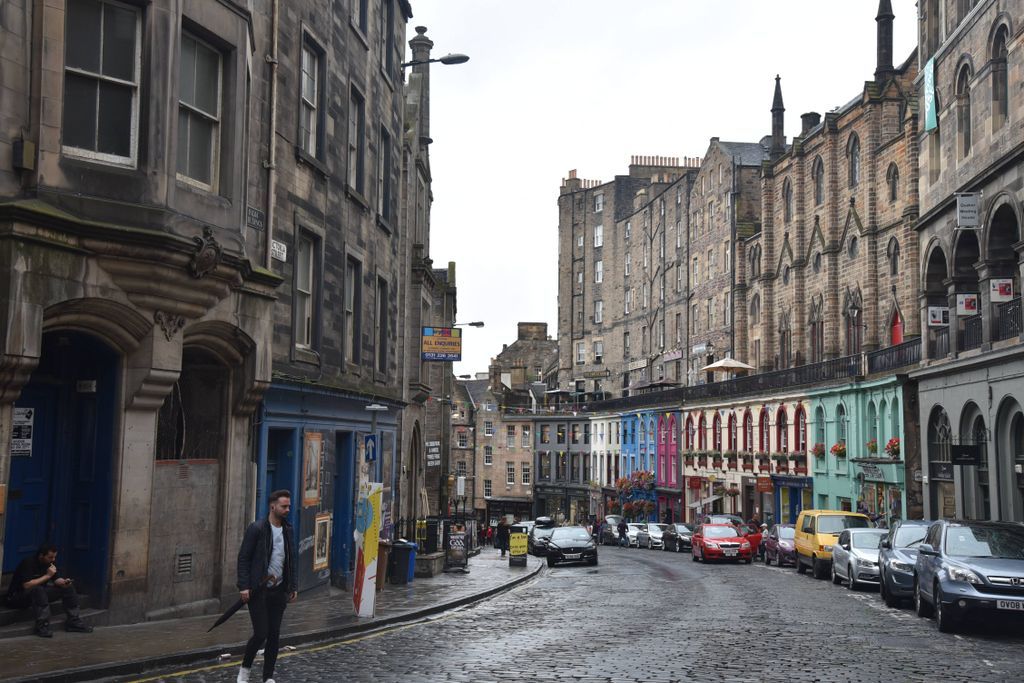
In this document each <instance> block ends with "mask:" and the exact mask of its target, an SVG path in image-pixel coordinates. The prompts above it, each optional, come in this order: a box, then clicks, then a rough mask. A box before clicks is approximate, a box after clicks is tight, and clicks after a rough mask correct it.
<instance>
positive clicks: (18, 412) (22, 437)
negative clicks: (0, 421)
mask: <svg viewBox="0 0 1024 683" xmlns="http://www.w3.org/2000/svg"><path fill="white" fill-rule="evenodd" d="M35 414H36V411H35V408H15V409H14V421H13V422H12V423H11V457H12V458H13V457H19V456H20V457H26V458H27V457H31V456H32V424H33V422H34V421H35Z"/></svg>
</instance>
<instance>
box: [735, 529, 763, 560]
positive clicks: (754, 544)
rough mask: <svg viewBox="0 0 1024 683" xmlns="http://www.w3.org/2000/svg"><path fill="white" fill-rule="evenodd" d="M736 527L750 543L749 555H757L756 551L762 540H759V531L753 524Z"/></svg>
mask: <svg viewBox="0 0 1024 683" xmlns="http://www.w3.org/2000/svg"><path fill="white" fill-rule="evenodd" d="M736 526H737V528H738V529H739V530H740V533H741V534H742V535H743V536H745V537H746V539H747V540H748V541H750V554H751V555H757V549H758V547H760V545H761V542H762V541H763V540H764V539H763V538H761V536H762V534H761V529H760V528H759V527H756V526H754V525H753V524H737V525H736Z"/></svg>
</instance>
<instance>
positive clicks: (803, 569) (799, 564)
mask: <svg viewBox="0 0 1024 683" xmlns="http://www.w3.org/2000/svg"><path fill="white" fill-rule="evenodd" d="M795 563H796V573H797V574H806V573H807V567H805V566H804V563H803V561H802V560H801V559H800V554H799V553H798V554H797V555H796V560H795Z"/></svg>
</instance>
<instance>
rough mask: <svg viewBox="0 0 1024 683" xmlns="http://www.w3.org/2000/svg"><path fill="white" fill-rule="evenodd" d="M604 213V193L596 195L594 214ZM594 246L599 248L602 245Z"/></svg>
mask: <svg viewBox="0 0 1024 683" xmlns="http://www.w3.org/2000/svg"><path fill="white" fill-rule="evenodd" d="M602 211H604V193H603V192H598V193H597V194H595V195H594V213H601V212H602ZM594 246H595V247H599V246H601V245H600V244H595V245H594Z"/></svg>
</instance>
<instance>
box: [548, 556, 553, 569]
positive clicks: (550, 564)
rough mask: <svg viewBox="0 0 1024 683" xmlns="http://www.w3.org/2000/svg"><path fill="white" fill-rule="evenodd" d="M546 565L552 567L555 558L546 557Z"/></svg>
mask: <svg viewBox="0 0 1024 683" xmlns="http://www.w3.org/2000/svg"><path fill="white" fill-rule="evenodd" d="M548 566H549V567H554V566H555V558H553V557H549V558H548Z"/></svg>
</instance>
